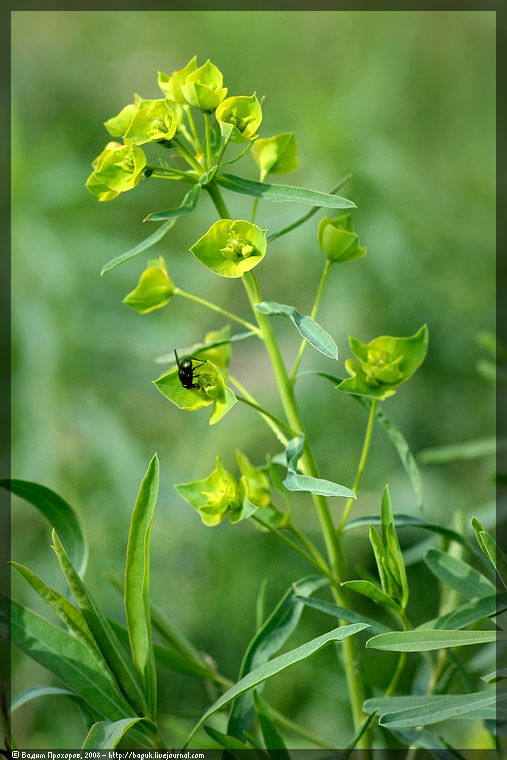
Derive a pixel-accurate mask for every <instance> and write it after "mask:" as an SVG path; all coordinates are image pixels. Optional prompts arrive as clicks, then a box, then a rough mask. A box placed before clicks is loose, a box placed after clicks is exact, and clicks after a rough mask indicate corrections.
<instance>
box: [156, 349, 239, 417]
mask: <svg viewBox="0 0 507 760" xmlns="http://www.w3.org/2000/svg"><path fill="white" fill-rule="evenodd" d="M154 383H155V385H156V386H157V388H158V389H159V391H160V392H161V393H162V394H163V395H164V396H165V397H166V398H168V399H169V401H171V402H172V403H173V404H175V405H176V406H177V407H179V409H184V410H185V411H187V412H192V411H194V410H195V409H203V408H204V407H205V406H210V405H211V404H213V411H212V413H211V417H210V421H209V424H210V425H214V424H215V423H216V422H218V421H219V420H221V419H222V417H223V416H224V415H225V414H227V412H228V411H229V410H230V409H231V408H232V407H233V406H234V404H236V403H237V399H236V396H235V395H234V393H233V392H232V391H231V389H230V388H228V387H227V385H226V384H225V380H224V377H223V375H222V373H221V372H220V370H219V369H218V367H216V366H215V365H214V364H212V363H211V362H210V361H209V360H208V361H206V362H205V363H204V364H202V365H200V367H199V368H198V371H197V372H196V373H195V374H194V383H195V384H196V386H197V387H196V388H184V387H183V386H182V384H181V381H180V379H179V375H178V367H175V368H174V369H172V370H170V371H169V372H166V373H165V374H164V375H162V376H161V377H159V378H158V379H157V380H154Z"/></svg>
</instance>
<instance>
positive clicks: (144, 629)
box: [125, 454, 159, 715]
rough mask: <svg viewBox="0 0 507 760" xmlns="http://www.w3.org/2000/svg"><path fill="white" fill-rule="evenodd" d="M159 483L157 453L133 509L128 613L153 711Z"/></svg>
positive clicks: (134, 649) (127, 574)
mask: <svg viewBox="0 0 507 760" xmlns="http://www.w3.org/2000/svg"><path fill="white" fill-rule="evenodd" d="M158 486H159V463H158V457H157V455H156V454H155V455H154V457H153V458H152V460H151V462H150V464H149V466H148V470H147V472H146V475H145V476H144V479H143V482H142V483H141V488H140V490H139V494H138V496H137V500H136V503H135V506H134V510H133V512H132V519H131V521H130V531H129V538H128V545H127V561H126V565H125V613H126V617H127V627H128V631H129V637H130V646H131V649H132V658H133V660H134V665H135V667H136V668H137V671H138V673H139V674H140V676H141V679H142V682H143V685H144V688H145V692H146V696H147V699H148V704H149V706H150V715H155V714H156V709H157V673H156V667H155V657H154V654H153V644H152V638H151V614H150V531H151V524H152V521H153V516H154V513H155V506H156V503H157V495H158Z"/></svg>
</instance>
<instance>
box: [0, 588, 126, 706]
mask: <svg viewBox="0 0 507 760" xmlns="http://www.w3.org/2000/svg"><path fill="white" fill-rule="evenodd" d="M9 613H10V615H9ZM9 617H10V625H11V637H12V642H13V644H15V646H17V647H18V648H19V649H21V650H22V651H23V652H25V654H28V655H29V656H30V657H32V658H33V659H34V660H35V661H36V662H38V663H39V664H40V665H42V666H43V667H44V668H47V670H49V671H50V672H51V673H53V674H54V675H55V676H57V678H59V679H60V680H61V681H63V683H64V684H66V685H67V686H68V687H69V689H71V690H72V691H74V692H75V693H76V694H78V695H79V696H81V697H82V698H83V699H84V700H85V701H86V702H87V703H88V704H89V705H90V706H91V707H92V708H93V709H94V710H96V711H97V712H99V713H100V714H101V715H102V716H103V717H104V718H108V719H110V720H117V719H119V718H123V717H126V716H127V715H129V714H130V712H131V710H132V708H131V707H130V706H129V705H128V703H127V702H126V701H125V699H124V697H123V696H122V695H121V694H120V691H119V689H118V686H117V684H116V681H115V680H114V678H113V676H112V674H111V672H110V671H109V670H108V669H107V668H106V667H105V666H102V665H101V664H100V663H99V662H98V661H97V659H96V657H94V656H93V654H92V653H91V652H90V650H89V649H88V647H86V646H85V645H84V644H83V643H82V642H81V641H79V639H77V638H76V637H75V636H73V635H72V634H71V633H68V632H67V631H65V630H64V629H63V628H60V627H58V626H55V625H53V624H52V623H49V622H48V621H47V620H44V618H42V617H40V615H37V614H36V613H35V612H32V611H31V610H29V609H28V608H26V607H22V606H21V605H19V604H17V603H16V602H11V601H10V600H9V599H7V598H6V597H4V596H1V597H0V624H1V629H2V635H3V636H4V637H7V636H8V631H9V627H8V626H9Z"/></svg>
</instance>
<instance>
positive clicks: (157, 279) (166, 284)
mask: <svg viewBox="0 0 507 760" xmlns="http://www.w3.org/2000/svg"><path fill="white" fill-rule="evenodd" d="M173 293H174V285H173V283H172V281H171V278H170V277H169V275H168V274H167V269H166V265H165V261H164V259H163V257H162V256H161V257H160V258H159V259H155V260H152V261H150V262H149V263H148V268H147V269H145V271H144V272H143V273H142V275H141V277H140V280H139V283H138V285H137V287H135V288H134V290H132V291H131V292H130V293H128V294H127V295H126V296H125V298H124V299H123V303H125V304H127V306H130V308H131V309H134V310H135V311H138V312H139V313H140V314H147V313H148V312H150V311H153V310H154V309H160V308H161V307H162V306H165V305H166V304H168V303H169V301H170V300H171V298H172V296H173Z"/></svg>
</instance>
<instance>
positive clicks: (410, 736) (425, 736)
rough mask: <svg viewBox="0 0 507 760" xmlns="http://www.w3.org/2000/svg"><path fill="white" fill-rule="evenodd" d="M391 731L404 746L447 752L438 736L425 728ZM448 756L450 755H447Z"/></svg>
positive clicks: (394, 729)
mask: <svg viewBox="0 0 507 760" xmlns="http://www.w3.org/2000/svg"><path fill="white" fill-rule="evenodd" d="M391 731H392V733H393V734H394V735H395V737H396V738H397V739H398V740H399V741H400V742H401V743H402V744H406V745H407V746H413V747H418V748H419V749H429V750H432V749H441V750H447V747H446V745H445V744H444V742H443V741H442V739H439V738H438V736H435V735H434V734H432V733H431V731H428V730H427V729H425V728H420V729H418V730H417V729H410V728H392V729H391ZM447 755H449V753H447ZM447 755H446V756H447Z"/></svg>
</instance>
